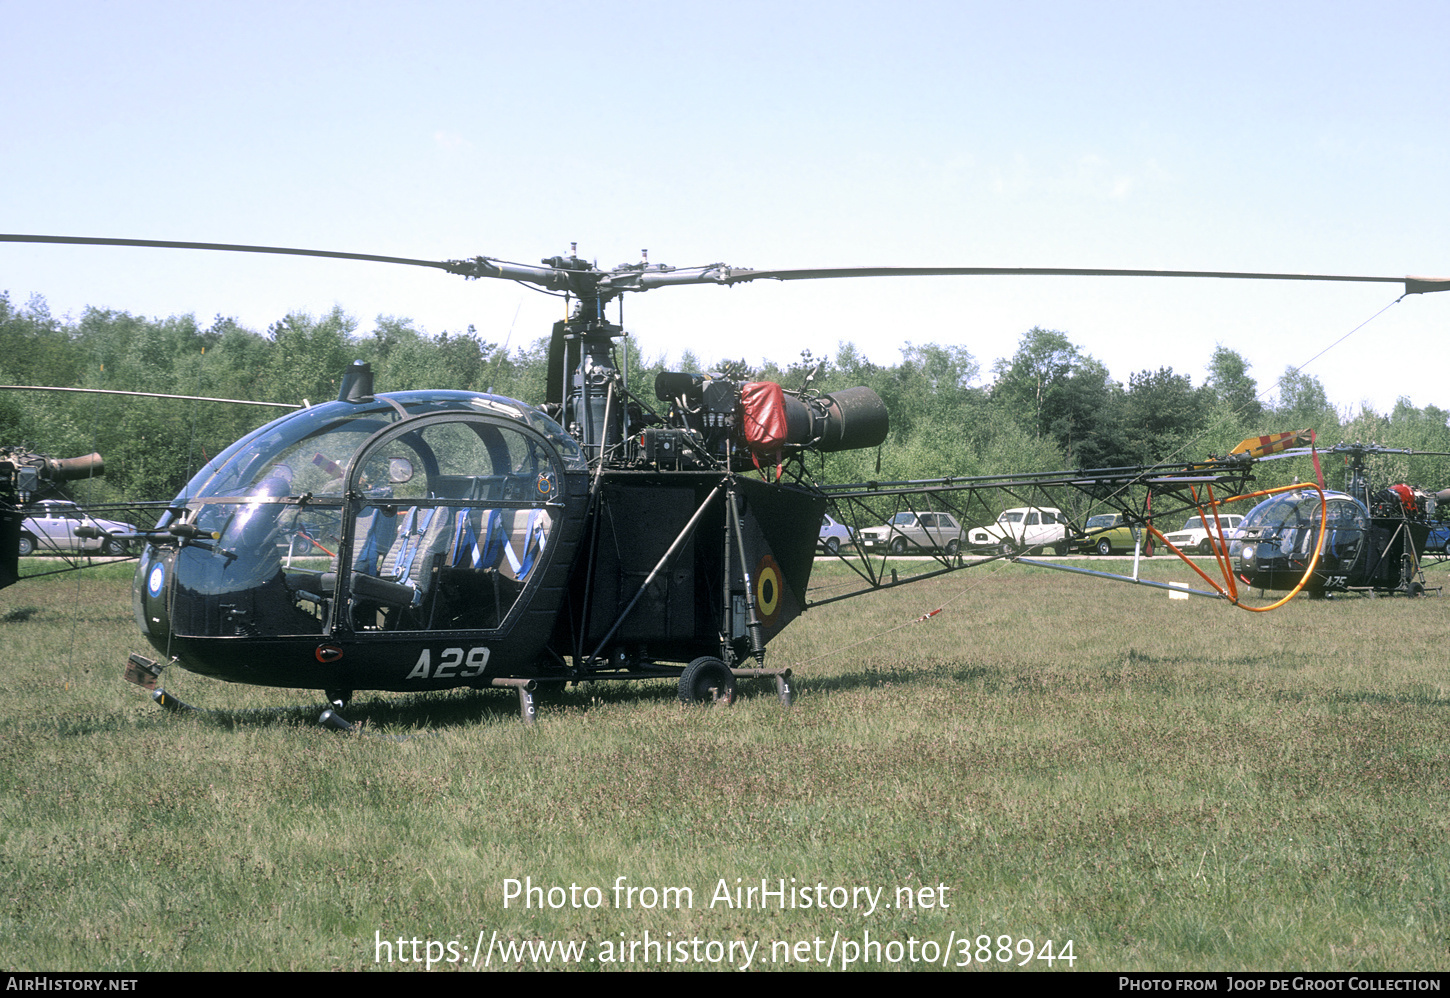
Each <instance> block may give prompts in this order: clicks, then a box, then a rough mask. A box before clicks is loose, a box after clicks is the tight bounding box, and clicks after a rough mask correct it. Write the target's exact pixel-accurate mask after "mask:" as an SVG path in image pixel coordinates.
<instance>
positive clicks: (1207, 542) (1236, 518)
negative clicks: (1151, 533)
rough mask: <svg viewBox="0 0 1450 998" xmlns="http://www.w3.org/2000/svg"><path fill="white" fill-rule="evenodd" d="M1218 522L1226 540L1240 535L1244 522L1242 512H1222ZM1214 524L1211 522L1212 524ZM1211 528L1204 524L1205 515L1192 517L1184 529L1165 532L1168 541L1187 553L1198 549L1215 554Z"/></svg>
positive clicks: (1202, 552) (1199, 551) (1203, 552)
mask: <svg viewBox="0 0 1450 998" xmlns="http://www.w3.org/2000/svg"><path fill="white" fill-rule="evenodd" d="M1218 522H1219V525H1220V526H1221V527H1223V535H1224V540H1227V541H1232V540H1233V539H1234V538H1235V537H1237V536H1238V528H1239V524H1241V523H1243V522H1244V517H1243V514H1242V513H1220V514H1218ZM1211 525H1212V524H1211V523H1210V526H1211ZM1208 531H1209V528H1208V527H1205V526H1204V525H1203V517H1201V516H1194V517H1190V518H1189V520H1188V522H1187V523H1185V524H1184V525H1183V529H1182V530H1179V531H1177V532H1175V533H1172V534H1164V535H1163V536H1164V537H1167V538H1168V543H1169V544H1172V545H1173V546H1174V547H1176V548H1177V549H1178V550H1180V551H1182V552H1184V553H1185V554H1188V553H1191V552H1194V551H1197V552H1198V553H1199V554H1213V540H1212V539H1211V538H1210V537H1209V536H1208Z"/></svg>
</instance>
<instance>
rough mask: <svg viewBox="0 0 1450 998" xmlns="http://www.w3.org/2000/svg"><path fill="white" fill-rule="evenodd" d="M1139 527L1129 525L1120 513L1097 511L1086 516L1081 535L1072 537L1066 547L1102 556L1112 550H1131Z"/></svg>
mask: <svg viewBox="0 0 1450 998" xmlns="http://www.w3.org/2000/svg"><path fill="white" fill-rule="evenodd" d="M1139 529H1140V528H1138V527H1134V526H1130V525H1129V524H1128V518H1127V517H1126V516H1125V515H1123V514H1122V513H1098V514H1097V515H1095V516H1090V517H1088V521H1087V523H1085V524H1084V525H1083V530H1084V531H1085V532H1084V534H1083V536H1081V537H1075V538H1073V539H1072V540H1071V541H1070V542H1069V543H1068V547H1069V549H1070V550H1073V551H1096V552H1097V553H1098V554H1100V555H1104V556H1106V555H1110V554H1112V553H1113V552H1114V551H1131V550H1133V548H1134V547H1136V546H1137V543H1138V532H1139Z"/></svg>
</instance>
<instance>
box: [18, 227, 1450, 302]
mask: <svg viewBox="0 0 1450 998" xmlns="http://www.w3.org/2000/svg"><path fill="white" fill-rule="evenodd" d="M0 242H8V243H68V244H72V245H82V246H147V247H153V248H161V249H200V250H216V251H221V252H230V253H270V254H277V255H281V256H311V257H323V258H327V259H334V260H362V261H366V262H370V263H396V264H403V265H406V266H410V267H429V268H432V269H434V270H443V271H447V272H448V273H450V274H458V275H460V276H463V277H469V278H480V277H491V278H497V279H501V280H508V281H524V282H527V283H529V284H537V285H539V286H541V287H544V288H549V289H551V290H554V291H569V292H573V293H575V294H590V293H603V295H605V296H606V297H612V296H614V295H617V294H619V293H621V292H624V291H648V290H650V289H652V288H659V287H666V286H670V285H680V284H743V283H745V282H747V281H761V280H771V281H820V280H830V279H833V278H845V277H1001V276H1007V277H1012V276H1017V277H1197V278H1204V277H1216V278H1224V279H1228V280H1247V281H1341V282H1352V283H1360V284H1401V285H1403V286H1404V289H1405V294H1424V293H1427V292H1431V291H1445V290H1450V278H1447V277H1368V276H1359V275H1350V274H1279V273H1257V272H1244V271H1222V270H1121V269H1097V268H1086V267H821V268H814V269H791V270H750V269H748V268H744V267H740V268H737V267H728V266H726V265H724V264H710V265H708V266H704V267H685V268H679V269H675V268H659V269H650V268H643V267H640V268H636V267H623V268H620V269H618V270H616V271H598V270H595V269H593V268H591V267H582V268H580V269H577V270H576V269H561V268H557V267H549V266H543V267H540V266H534V265H531V264H521V263H510V262H508V261H504V260H496V259H494V258H492V257H486V256H478V257H474V258H472V259H469V260H415V259H412V258H410V257H400V256H380V255H377V254H373V253H343V252H340V251H337V250H310V249H297V248H293V247H286V246H249V245H243V244H238V243H195V242H180V241H174V240H167V239H114V238H105V237H99V236H33V235H16V234H3V233H0Z"/></svg>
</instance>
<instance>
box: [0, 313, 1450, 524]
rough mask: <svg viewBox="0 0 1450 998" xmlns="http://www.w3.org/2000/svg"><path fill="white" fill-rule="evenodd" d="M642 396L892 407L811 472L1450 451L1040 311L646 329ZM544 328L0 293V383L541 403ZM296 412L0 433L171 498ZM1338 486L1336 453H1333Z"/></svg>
mask: <svg viewBox="0 0 1450 998" xmlns="http://www.w3.org/2000/svg"><path fill="white" fill-rule="evenodd" d="M626 342H627V343H629V345H628V346H627V347H626V349H628V350H629V351H630V359H629V369H630V374H631V382H632V385H633V386H634V391H635V392H636V394H638V395H640V396H641V397H643V398H644V399H646V400H651V399H652V398H653V379H654V375H655V374H656V373H657V372H659V371H661V370H665V369H671V370H705V369H707V368H708V369H710V370H729V371H730V372H731V373H732V374H735V375H738V376H742V377H747V378H752V379H759V380H774V381H779V382H780V383H781V384H783V385H784V386H785V387H786V388H788V389H795V388H799V387H801V386H803V385H805V384H806V382H807V379H808V378H811V382H810V383H811V387H812V388H814V389H818V390H820V391H823V392H830V391H833V390H838V389H842V388H847V387H851V386H855V385H867V386H869V387H871V388H872V389H874V390H875V391H876V392H877V394H879V395H880V396H881V398H882V399H883V401H884V402H885V403H886V406H887V408H888V411H889V412H890V414H891V436H890V438H889V440H888V441H887V443H886V444H885V445H884V446H882V447H881V448H879V449H873V450H870V451H855V452H848V453H844V454H833V455H826V456H818V457H812V458H811V459H810V464H809V468H808V470H809V471H810V472H811V474H812V475H813V476H814V475H819V476H820V477H821V478H823V479H826V480H830V481H838V482H840V481H862V480H872V479H874V480H894V479H910V478H934V477H942V476H947V475H952V476H970V475H991V474H1000V473H1007V472H1019V471H1037V470H1051V469H1055V468H1102V467H1114V466H1119V465H1129V464H1144V463H1157V462H1188V461H1193V460H1197V459H1201V458H1203V457H1205V456H1207V455H1209V454H1223V453H1226V452H1227V451H1228V450H1229V449H1231V448H1232V447H1233V446H1234V444H1236V443H1237V442H1238V441H1239V440H1241V439H1243V438H1245V437H1250V436H1258V435H1260V434H1265V433H1273V432H1280V431H1284V430H1298V429H1304V428H1312V429H1314V430H1315V431H1317V434H1318V440H1319V443H1320V444H1321V445H1322V446H1326V447H1328V446H1332V445H1333V444H1335V443H1339V442H1341V441H1364V442H1373V443H1379V444H1383V445H1386V446H1389V447H1396V448H1407V449H1416V450H1444V451H1450V427H1447V420H1450V413H1447V412H1446V411H1445V410H1442V409H1439V408H1436V407H1435V406H1426V407H1424V408H1423V409H1420V408H1416V407H1415V406H1414V405H1412V404H1411V402H1410V401H1409V400H1408V399H1401V400H1400V401H1399V402H1398V403H1397V404H1396V405H1395V407H1394V409H1393V410H1392V411H1391V412H1389V413H1385V414H1381V413H1376V412H1374V411H1372V410H1370V409H1367V408H1361V409H1359V410H1358V411H1353V412H1351V411H1350V410H1348V409H1344V410H1341V409H1339V408H1336V406H1334V405H1333V404H1331V402H1330V400H1329V399H1328V398H1327V396H1326V394H1325V391H1324V388H1323V386H1322V385H1321V384H1320V383H1319V381H1318V379H1316V378H1314V377H1312V376H1309V375H1306V374H1303V373H1301V372H1296V371H1286V372H1284V373H1283V374H1282V375H1281V376H1280V377H1279V378H1277V379H1276V380H1274V381H1273V382H1272V383H1271V384H1270V385H1269V386H1268V389H1267V390H1265V389H1264V388H1261V386H1260V385H1259V384H1258V382H1257V381H1256V379H1255V378H1254V377H1252V376H1251V374H1250V371H1251V370H1252V368H1251V365H1250V363H1249V361H1248V360H1247V359H1246V358H1244V357H1242V356H1240V355H1239V354H1237V353H1235V352H1234V351H1232V350H1229V349H1227V348H1224V347H1222V346H1219V347H1217V348H1216V349H1215V350H1214V351H1213V354H1212V356H1211V357H1210V359H1209V361H1208V365H1207V376H1206V377H1205V378H1204V379H1203V380H1202V382H1201V383H1200V384H1197V385H1195V384H1194V383H1193V379H1192V378H1191V376H1190V375H1188V374H1181V373H1177V372H1175V371H1174V370H1173V369H1172V368H1160V369H1158V370H1156V371H1154V370H1144V371H1139V372H1136V373H1133V374H1131V375H1130V376H1129V378H1128V381H1127V383H1126V384H1123V383H1120V382H1117V381H1114V380H1113V379H1112V377H1111V376H1110V375H1109V373H1108V370H1107V368H1106V367H1105V366H1104V365H1103V364H1102V363H1101V362H1099V361H1097V360H1096V359H1094V358H1093V357H1092V356H1091V355H1090V354H1088V353H1086V352H1085V351H1083V349H1082V348H1081V347H1080V346H1078V345H1076V344H1074V343H1073V342H1072V341H1071V339H1070V338H1069V336H1068V335H1067V334H1066V333H1063V332H1059V331H1055V330H1047V329H1040V328H1034V329H1031V330H1028V331H1027V332H1026V333H1024V334H1023V335H1022V337H1021V339H1020V340H1019V342H1018V345H1017V349H1016V351H1015V352H1014V353H1013V354H1012V356H1011V357H1006V358H1001V359H998V360H996V361H995V362H993V363H992V366H991V368H990V371H988V372H985V373H984V371H983V369H982V365H981V363H980V361H979V360H978V359H977V358H975V357H974V356H972V354H971V353H969V352H968V351H967V350H965V349H964V348H962V347H958V346H944V345H940V344H934V343H928V344H923V345H915V344H907V346H906V347H904V348H903V349H902V350H901V356H900V358H899V359H897V358H893V362H892V363H875V362H873V361H871V360H868V359H867V358H866V357H865V356H864V355H863V354H862V353H861V352H860V351H859V350H858V349H857V348H856V347H855V346H853V345H852V344H849V343H846V344H841V345H839V346H838V347H837V349H836V351H835V354H834V356H819V357H818V356H816V355H814V354H813V353H812V352H811V351H809V350H807V351H803V352H802V353H801V354H800V356H799V359H798V360H796V361H795V362H792V363H787V364H785V365H784V366H781V365H780V364H777V363H774V362H766V363H764V364H759V365H752V364H750V363H748V362H746V361H743V360H741V361H728V360H722V361H711V362H709V363H708V364H704V363H702V362H701V361H700V360H699V359H698V358H696V357H695V356H693V355H692V354H689V353H686V354H685V355H684V356H682V357H681V358H679V360H678V361H677V362H673V363H671V362H670V361H669V360H668V359H667V358H663V357H661V358H654V359H646V358H642V357H640V356H639V355H638V351H637V349H636V348H635V347H634V345H633V343H632V342H630V341H626ZM546 355H547V349H546V341H543V340H540V341H538V342H536V343H534V344H532V345H530V346H527V347H523V348H519V349H515V350H514V351H512V352H510V351H508V350H506V349H505V348H503V347H502V346H500V345H499V344H497V343H493V342H488V341H486V340H484V339H483V338H482V337H480V336H479V335H478V334H477V332H476V331H475V330H474V329H473V328H472V327H469V328H468V329H467V330H466V331H464V332H462V333H448V332H444V333H439V334H436V335H428V334H426V333H424V332H420V331H419V330H417V329H416V328H415V327H414V326H413V324H412V323H411V322H410V321H409V320H407V319H404V318H398V317H392V316H380V317H379V318H378V319H377V320H375V322H374V323H373V328H372V329H371V330H369V331H367V332H362V331H360V328H359V324H358V322H357V320H355V319H354V318H352V317H351V316H349V315H347V314H346V313H345V312H343V311H342V310H341V309H340V308H335V309H333V310H332V311H331V312H328V313H327V314H325V315H321V316H311V315H305V314H300V313H294V314H290V315H287V316H284V317H283V318H282V319H280V320H278V321H277V322H276V323H274V324H273V325H272V326H271V327H270V328H268V329H267V330H266V332H265V333H258V332H255V331H253V330H248V329H244V328H242V327H241V326H240V325H238V324H237V323H236V322H235V321H233V320H231V319H227V318H223V317H220V316H219V317H217V318H216V319H215V320H213V321H212V322H211V323H210V324H209V325H202V324H200V323H198V322H197V320H196V318H195V317H194V316H191V315H183V316H172V317H169V318H165V319H150V318H146V317H142V316H133V315H130V314H128V313H125V312H116V311H111V310H107V309H101V308H88V309H86V311H85V312H84V313H83V314H82V315H81V316H80V318H79V319H58V318H56V317H55V316H54V315H52V314H51V312H50V310H49V309H48V307H47V306H46V304H45V302H44V301H43V300H42V299H39V298H32V299H31V300H30V301H28V302H27V303H25V304H24V305H17V304H15V303H14V302H12V301H11V299H10V296H9V295H8V294H0V384H6V385H48V386H60V387H81V388H107V389H119V390H123V391H137V392H148V391H149V392H166V393H170V394H177V395H202V396H215V397H224V398H238V399H250V400H254V401H264V402H286V403H299V402H302V401H303V400H304V399H305V400H309V401H311V402H320V401H325V400H328V399H332V398H335V397H336V395H337V390H338V382H339V380H340V378H341V375H342V372H343V370H344V369H345V367H346V366H347V365H348V364H349V363H350V362H351V361H353V360H355V359H361V360H366V361H368V362H370V363H371V364H372V366H373V370H374V372H375V376H376V380H377V384H378V387H379V390H384V391H386V390H390V389H392V390H397V389H405V388H422V387H428V388H456V389H464V390H471V391H492V392H495V393H497V394H500V395H506V396H509V397H512V398H518V399H521V400H523V401H526V402H539V401H541V400H542V399H543V397H544V379H545V358H546ZM280 414H281V410H266V409H261V408H256V407H251V406H237V405H219V404H209V403H197V402H182V401H176V400H165V399H145V398H141V399H138V398H132V397H125V396H111V395H74V394H69V393H46V392H13V391H6V392H0V445H6V446H14V445H24V446H28V447H30V448H32V449H34V450H36V451H39V452H41V453H45V454H51V455H55V456H72V455H77V454H84V453H89V452H90V451H92V450H98V451H100V452H101V453H102V454H103V455H104V456H105V458H106V462H107V473H106V478H105V480H104V482H103V483H98V484H96V485H93V486H91V489H92V491H91V493H90V494H89V495H88V498H91V499H93V500H108V499H123V498H124V499H169V498H171V497H172V496H173V495H175V494H176V492H177V491H179V489H180V487H181V485H182V484H183V483H184V482H185V481H186V480H187V478H189V477H190V475H191V474H192V473H194V471H195V469H196V468H198V467H200V465H201V464H202V463H204V462H205V461H206V460H207V459H208V458H210V457H211V456H213V455H215V454H216V453H217V452H218V451H219V450H221V449H222V448H224V447H226V446H227V445H228V444H229V443H231V442H232V441H233V440H235V439H236V438H238V437H240V436H241V435H243V434H244V433H246V432H248V431H249V430H251V429H253V428H255V427H256V426H258V425H260V424H261V423H263V422H266V421H267V420H269V419H272V418H276V416H278V415H280ZM1324 470H1325V474H1326V478H1327V482H1326V483H1327V484H1328V485H1330V486H1331V487H1336V486H1339V485H1342V480H1341V475H1340V469H1339V468H1337V467H1333V468H1331V467H1328V466H1327V464H1326V467H1325V469H1324ZM1371 470H1372V473H1373V474H1374V476H1375V480H1377V481H1381V482H1384V481H1388V480H1394V481H1411V482H1414V483H1417V484H1421V485H1424V486H1428V487H1433V488H1437V489H1438V488H1440V487H1443V486H1445V485H1450V459H1435V458H1417V459H1415V461H1414V464H1413V466H1412V465H1411V464H1410V463H1409V462H1407V461H1406V460H1405V459H1403V458H1399V459H1394V458H1384V459H1380V460H1379V461H1378V462H1377V466H1375V467H1372V469H1371ZM1258 474H1259V481H1260V484H1261V485H1262V486H1264V487H1267V486H1270V485H1278V484H1286V483H1288V482H1291V481H1294V480H1296V479H1297V480H1312V477H1313V474H1314V472H1313V469H1312V466H1311V464H1310V462H1309V459H1307V458H1304V459H1292V460H1287V461H1277V462H1265V463H1263V464H1261V465H1260V470H1259V472H1258Z"/></svg>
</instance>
